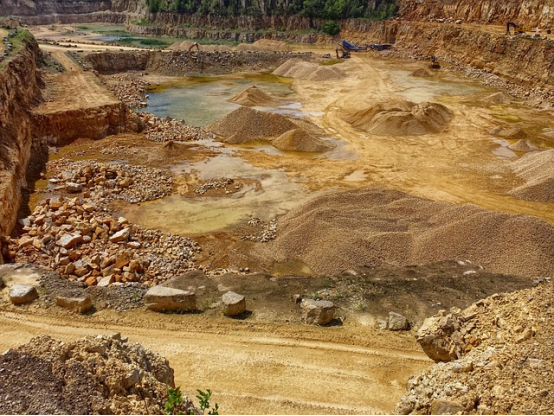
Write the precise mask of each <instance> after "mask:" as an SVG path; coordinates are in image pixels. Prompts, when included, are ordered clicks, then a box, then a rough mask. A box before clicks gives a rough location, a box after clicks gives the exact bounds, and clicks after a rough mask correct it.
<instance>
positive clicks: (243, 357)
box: [0, 310, 431, 414]
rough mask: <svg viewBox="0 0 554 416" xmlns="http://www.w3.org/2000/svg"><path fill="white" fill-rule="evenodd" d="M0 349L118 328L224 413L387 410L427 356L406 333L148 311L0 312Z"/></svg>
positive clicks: (423, 365)
mask: <svg viewBox="0 0 554 416" xmlns="http://www.w3.org/2000/svg"><path fill="white" fill-rule="evenodd" d="M0 332H2V337H1V338H0V351H5V350H6V349H8V348H10V347H14V346H17V345H20V344H21V343H24V342H27V341H28V340H29V339H30V338H32V337H35V336H38V335H41V334H49V335H51V336H53V337H55V338H58V339H61V340H70V339H77V338H81V337H83V336H86V335H97V334H106V333H114V332H121V333H122V334H123V335H124V336H128V337H129V338H130V340H131V341H136V342H140V343H141V344H143V345H144V346H146V347H148V348H150V349H152V350H153V351H155V352H158V353H160V354H162V355H163V356H165V357H167V358H168V359H169V362H170V364H171V366H172V367H173V368H174V369H175V375H176V383H177V384H178V385H180V386H181V387H182V388H183V390H184V391H185V392H189V394H193V393H194V392H195V389H197V388H201V389H206V388H209V389H211V390H212V391H213V392H214V401H215V402H217V403H219V405H220V408H221V411H222V413H227V414H229V413H235V414H245V413H248V414H252V413H273V414H281V413H283V414H306V413H312V414H314V413H317V414H349V413H350V414H351V413H358V414H359V413H364V414H373V413H390V412H391V411H392V409H393V407H394V405H395V404H396V402H397V401H398V400H399V399H400V397H401V396H402V394H403V392H404V386H405V382H406V380H407V378H408V377H409V376H410V375H412V374H414V373H417V372H418V371H420V370H423V369H426V368H427V367H428V366H429V365H430V364H431V361H430V360H429V359H427V358H426V356H425V355H424V354H423V353H422V352H421V349H420V348H419V346H418V345H417V344H416V343H415V341H414V339H413V336H411V335H409V334H406V335H399V334H394V333H389V332H386V331H377V330H375V329H372V328H369V327H360V326H348V325H345V326H343V327H331V328H317V327H309V326H299V325H285V324H271V323H258V322H248V321H235V320H227V319H213V318H211V319H207V318H205V317H203V316H202V315H161V314H154V313H151V312H146V313H145V312H134V313H126V314H116V313H113V312H106V311H102V312H97V313H96V314H95V315H93V316H91V317H81V316H67V317H61V316H57V317H55V316H46V315H37V314H34V313H33V314H29V313H25V312H14V311H13V310H9V311H6V310H4V311H2V312H1V314H0Z"/></svg>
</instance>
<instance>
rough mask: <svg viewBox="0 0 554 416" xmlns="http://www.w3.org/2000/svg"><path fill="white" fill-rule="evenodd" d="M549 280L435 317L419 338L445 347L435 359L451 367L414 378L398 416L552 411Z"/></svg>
mask: <svg viewBox="0 0 554 416" xmlns="http://www.w3.org/2000/svg"><path fill="white" fill-rule="evenodd" d="M544 280H546V281H545V282H543V283H542V284H540V285H539V286H537V287H535V288H532V289H526V290H521V291H517V292H514V293H505V294H496V295H492V296H491V297H489V298H487V299H484V300H481V301H478V302H476V303H475V304H474V305H472V306H471V307H469V308H467V309H466V310H464V311H460V310H459V309H458V310H456V309H453V310H452V311H451V313H449V314H446V313H444V312H443V313H442V314H440V315H438V316H435V317H433V321H432V322H431V323H427V325H426V326H427V329H426V330H424V328H423V327H422V328H421V329H420V332H425V333H427V334H431V333H434V334H435V335H436V336H435V337H430V338H429V340H431V339H433V340H434V345H439V344H442V347H441V348H435V349H434V353H435V359H436V358H445V359H450V360H451V361H449V362H447V363H439V364H437V365H434V366H433V367H432V368H431V369H430V370H429V371H427V372H425V373H423V374H420V375H417V376H414V377H412V378H411V379H410V380H409V381H408V383H407V386H406V389H407V393H406V396H404V397H403V399H402V401H401V402H400V403H399V404H398V406H397V408H396V409H395V411H394V412H393V413H400V414H408V413H413V414H448V413H450V414H456V413H458V414H459V413H462V414H523V413H525V414H544V413H552V411H553V410H554V398H553V397H552V395H551V394H549V392H550V390H551V385H552V383H553V382H554V371H552V370H553V368H554V360H553V358H552V353H551V351H552V339H553V337H554V334H553V332H554V329H553V326H552V324H551V320H550V318H549V317H550V316H551V315H552V296H553V294H554V285H553V284H552V283H551V282H550V281H549V279H544ZM423 330H424V331H423ZM418 335H421V334H420V333H419V332H418ZM418 340H420V339H418ZM420 342H421V341H420ZM428 345H429V344H428ZM424 348H425V346H424ZM439 350H440V351H439ZM426 352H428V353H429V349H426ZM456 358H458V359H456Z"/></svg>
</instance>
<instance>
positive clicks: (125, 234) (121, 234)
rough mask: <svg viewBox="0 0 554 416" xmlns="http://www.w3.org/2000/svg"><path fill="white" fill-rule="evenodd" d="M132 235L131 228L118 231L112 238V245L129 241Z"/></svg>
mask: <svg viewBox="0 0 554 416" xmlns="http://www.w3.org/2000/svg"><path fill="white" fill-rule="evenodd" d="M130 235H131V229H130V228H124V229H123V230H121V231H118V232H117V233H115V234H114V235H112V236H111V237H110V241H111V242H112V243H119V242H120V241H127V240H128V239H129V236H130Z"/></svg>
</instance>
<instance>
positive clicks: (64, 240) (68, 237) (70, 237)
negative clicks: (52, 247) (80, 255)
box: [56, 234, 83, 249]
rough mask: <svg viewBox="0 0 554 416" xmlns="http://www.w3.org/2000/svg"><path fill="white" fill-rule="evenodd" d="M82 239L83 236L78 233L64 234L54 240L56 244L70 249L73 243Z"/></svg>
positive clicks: (73, 245)
mask: <svg viewBox="0 0 554 416" xmlns="http://www.w3.org/2000/svg"><path fill="white" fill-rule="evenodd" d="M82 241H83V236H82V235H80V234H64V235H62V236H61V238H60V239H59V240H58V241H56V244H57V245H58V246H60V247H63V248H65V249H70V248H73V247H75V245H77V244H79V243H81V242H82Z"/></svg>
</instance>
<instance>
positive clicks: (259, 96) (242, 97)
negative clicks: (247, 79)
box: [227, 85, 278, 107]
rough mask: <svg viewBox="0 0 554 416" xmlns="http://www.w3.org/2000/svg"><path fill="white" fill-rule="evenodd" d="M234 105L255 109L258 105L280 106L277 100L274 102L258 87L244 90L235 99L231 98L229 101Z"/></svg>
mask: <svg viewBox="0 0 554 416" xmlns="http://www.w3.org/2000/svg"><path fill="white" fill-rule="evenodd" d="M227 101H230V102H232V103H235V104H240V105H244V106H246V107H255V106H257V105H275V104H278V101H277V100H274V99H273V98H271V96H269V95H268V94H266V93H265V92H263V91H262V90H261V89H259V88H258V87H256V86H255V85H253V86H251V87H250V88H248V89H246V90H244V91H243V92H241V93H240V94H238V95H235V96H234V97H233V98H230V99H229V100H227Z"/></svg>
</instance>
